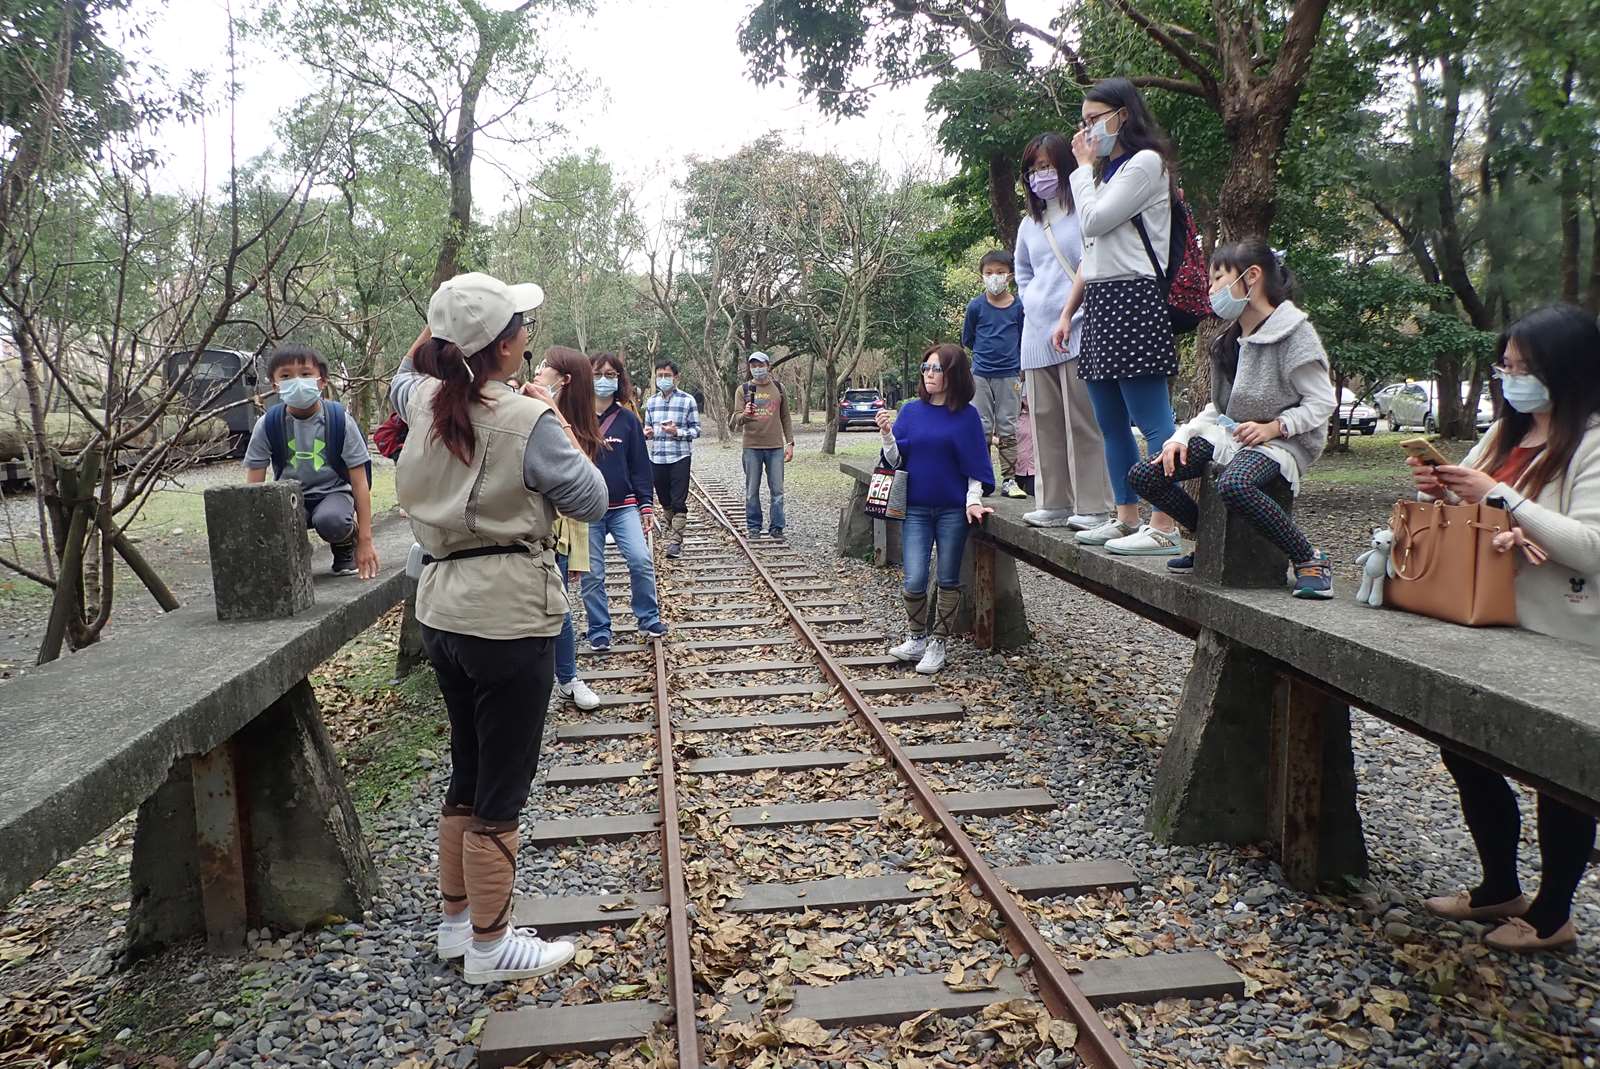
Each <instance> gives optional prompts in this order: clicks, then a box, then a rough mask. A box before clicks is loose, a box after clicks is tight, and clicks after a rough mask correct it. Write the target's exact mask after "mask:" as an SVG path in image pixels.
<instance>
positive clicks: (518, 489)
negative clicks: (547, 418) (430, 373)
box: [395, 379, 567, 639]
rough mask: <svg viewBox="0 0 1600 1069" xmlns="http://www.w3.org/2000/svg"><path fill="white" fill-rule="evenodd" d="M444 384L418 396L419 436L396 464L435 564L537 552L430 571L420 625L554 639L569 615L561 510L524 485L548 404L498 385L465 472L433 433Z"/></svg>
mask: <svg viewBox="0 0 1600 1069" xmlns="http://www.w3.org/2000/svg"><path fill="white" fill-rule="evenodd" d="M439 386H440V383H439V382H438V381H437V380H434V379H427V380H424V381H423V382H422V383H421V384H420V385H419V386H418V387H417V389H416V391H415V392H414V393H413V394H412V395H411V399H410V401H409V402H408V411H407V415H409V416H410V417H411V418H410V420H409V422H410V425H411V431H410V433H409V434H408V435H407V436H406V444H405V448H404V449H402V450H401V452H400V459H399V461H398V462H397V463H396V466H395V490H396V491H397V494H398V496H399V499H400V507H401V508H403V509H405V510H406V514H407V515H408V516H410V517H411V531H412V533H413V535H414V536H415V538H416V540H417V542H418V543H420V544H421V546H422V548H423V550H424V551H425V552H426V553H428V554H429V555H430V556H433V557H444V556H446V555H447V554H450V553H454V552H457V551H458V550H463V549H474V548H476V547H479V546H505V545H513V544H521V545H525V546H529V547H530V548H532V549H533V550H534V552H532V553H506V554H498V555H494V556H487V557H470V558H467V559H466V560H453V561H438V562H436V563H433V564H430V565H428V566H427V567H425V568H424V569H423V570H422V578H421V580H420V581H419V582H418V584H417V619H418V620H419V621H421V622H422V623H424V624H427V625H428V626H429V627H432V628H434V629H436V630H439V631H454V632H456V633H458V634H462V635H475V636H477V637H479V638H489V639H516V638H530V637H547V636H551V635H555V634H557V633H559V632H560V630H561V622H562V619H563V618H564V617H565V616H566V613H567V595H566V590H565V589H564V588H563V587H562V584H561V574H560V572H558V571H557V570H556V555H555V541H554V538H553V537H552V534H551V528H552V525H553V524H554V522H555V518H556V510H555V508H554V506H552V505H551V504H550V503H549V502H548V501H546V500H545V499H544V496H543V495H542V494H538V493H535V492H534V491H532V490H529V489H528V488H527V486H526V485H525V484H524V483H523V481H522V458H523V452H524V450H526V448H527V446H528V435H530V434H531V433H533V425H534V423H535V421H537V420H538V419H539V417H540V416H542V415H544V413H545V412H547V411H550V406H549V405H547V404H545V403H544V402H543V401H538V400H535V399H534V398H531V397H524V396H522V395H521V394H518V393H516V392H514V391H513V390H511V389H510V387H508V386H506V385H505V384H504V383H501V382H493V383H490V384H489V386H488V387H487V389H486V393H487V394H488V397H489V403H487V404H477V405H474V406H473V408H472V429H473V431H474V432H475V435H476V438H477V442H476V445H475V447H474V448H473V452H472V463H471V464H470V465H463V464H462V463H461V461H460V460H459V459H457V458H456V456H455V455H454V454H453V453H451V452H450V450H448V449H446V448H445V446H444V443H443V442H441V441H439V440H438V439H437V438H435V437H434V435H433V401H434V398H435V397H436V396H437V395H438V391H439Z"/></svg>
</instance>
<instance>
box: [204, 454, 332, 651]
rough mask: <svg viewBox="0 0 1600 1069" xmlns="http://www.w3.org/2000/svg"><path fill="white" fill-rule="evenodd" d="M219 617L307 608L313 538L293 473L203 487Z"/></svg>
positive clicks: (279, 614) (259, 616)
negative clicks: (272, 479)
mask: <svg viewBox="0 0 1600 1069" xmlns="http://www.w3.org/2000/svg"><path fill="white" fill-rule="evenodd" d="M205 502H206V531H207V535H208V537H209V539H210V543H211V547H210V548H211V586H212V590H213V591H214V592H215V595H216V601H217V618H218V619H219V620H268V619H281V618H283V617H286V616H293V615H294V614H295V613H299V612H304V611H305V610H307V609H309V608H311V606H312V604H313V603H314V602H315V600H316V597H315V595H314V593H313V592H312V587H311V543H310V541H309V540H308V539H307V537H306V516H305V504H304V497H303V496H302V493H301V489H300V484H299V483H298V482H296V481H294V480H293V479H288V480H284V481H282V482H266V483H246V484H244V485H242V486H214V487H211V488H210V489H208V490H207V491H206V494H205Z"/></svg>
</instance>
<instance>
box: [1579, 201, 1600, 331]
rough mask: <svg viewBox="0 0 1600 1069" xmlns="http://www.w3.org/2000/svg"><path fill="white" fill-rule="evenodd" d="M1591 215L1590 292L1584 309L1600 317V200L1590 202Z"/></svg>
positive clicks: (1586, 296)
mask: <svg viewBox="0 0 1600 1069" xmlns="http://www.w3.org/2000/svg"><path fill="white" fill-rule="evenodd" d="M1589 214H1590V219H1591V225H1592V228H1591V229H1590V231H1589V292H1588V293H1587V294H1585V295H1584V298H1583V307H1584V308H1585V309H1587V310H1588V312H1589V314H1590V315H1600V200H1595V199H1591V200H1590V201H1589Z"/></svg>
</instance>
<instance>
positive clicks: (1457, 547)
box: [1383, 501, 1517, 627]
mask: <svg viewBox="0 0 1600 1069" xmlns="http://www.w3.org/2000/svg"><path fill="white" fill-rule="evenodd" d="M1510 529H1511V514H1510V513H1509V512H1507V511H1506V510H1505V509H1502V508H1495V507H1494V506H1492V505H1483V504H1478V505H1464V504H1463V505H1448V504H1446V503H1444V502H1443V501H1396V502H1395V504H1394V512H1393V513H1392V514H1391V516H1390V518H1389V530H1390V531H1392V532H1393V533H1394V547H1393V550H1392V554H1393V556H1392V557H1391V558H1390V563H1391V564H1392V565H1393V572H1394V574H1393V576H1392V577H1391V578H1390V579H1389V581H1388V582H1387V583H1386V584H1385V585H1384V593H1383V599H1384V602H1385V603H1386V604H1389V605H1393V606H1394V607H1396V608H1398V609H1404V610H1405V611H1407V612H1414V613H1418V614H1420V615H1422V616H1432V617H1434V618H1435V619H1438V620H1448V621H1449V622H1451V623H1453V624H1466V625H1467V626H1468V627H1495V626H1502V625H1503V626H1509V627H1514V626H1516V623H1517V595H1516V581H1517V562H1516V558H1515V556H1514V555H1513V554H1510V553H1501V552H1498V551H1497V550H1496V549H1495V548H1494V544H1493V543H1494V536H1495V535H1496V534H1499V533H1500V532H1501V531H1508V530H1510Z"/></svg>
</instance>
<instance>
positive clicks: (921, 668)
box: [917, 638, 944, 676]
mask: <svg viewBox="0 0 1600 1069" xmlns="http://www.w3.org/2000/svg"><path fill="white" fill-rule="evenodd" d="M943 667H944V639H942V638H930V639H929V640H928V648H927V649H925V650H923V651H922V660H920V661H918V662H917V674H918V675H924V676H931V675H933V674H934V673H935V672H937V671H939V670H940V669H941V668H943Z"/></svg>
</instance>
